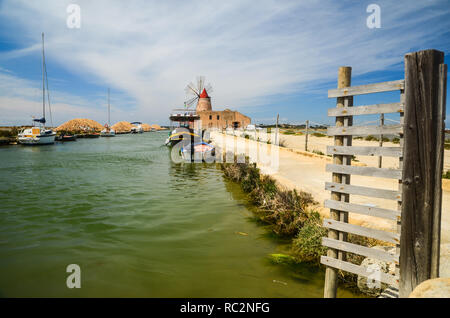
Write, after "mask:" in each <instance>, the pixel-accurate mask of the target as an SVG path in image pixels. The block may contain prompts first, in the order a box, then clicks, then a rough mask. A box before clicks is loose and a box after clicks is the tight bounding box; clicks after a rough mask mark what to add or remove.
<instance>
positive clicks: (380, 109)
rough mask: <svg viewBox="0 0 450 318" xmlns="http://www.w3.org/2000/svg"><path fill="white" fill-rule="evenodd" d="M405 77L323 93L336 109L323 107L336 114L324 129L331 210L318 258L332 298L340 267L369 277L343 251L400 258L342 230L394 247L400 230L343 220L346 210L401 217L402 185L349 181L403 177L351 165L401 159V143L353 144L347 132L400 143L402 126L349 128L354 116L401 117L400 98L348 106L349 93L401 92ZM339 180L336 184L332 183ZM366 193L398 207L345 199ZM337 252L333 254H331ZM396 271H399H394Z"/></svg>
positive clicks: (389, 278) (394, 278) (385, 278)
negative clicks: (361, 159) (362, 159)
mask: <svg viewBox="0 0 450 318" xmlns="http://www.w3.org/2000/svg"><path fill="white" fill-rule="evenodd" d="M344 69H346V70H340V72H339V74H340V75H342V74H344V75H345V76H348V77H349V78H340V79H338V82H350V76H351V75H350V74H351V69H350V68H348V67H347V68H344ZM404 85H405V84H404V81H403V80H399V81H393V82H384V83H377V84H370V85H363V86H353V87H343V88H338V89H333V90H329V91H328V97H330V98H333V97H336V98H338V101H337V107H336V108H332V109H329V110H328V116H333V117H336V126H335V127H329V128H328V135H331V136H335V146H328V147H327V153H328V154H329V155H332V156H333V161H334V162H333V164H329V165H327V166H326V171H327V172H332V174H333V176H332V179H333V182H327V183H326V184H325V189H326V190H329V191H331V196H332V197H331V200H326V201H325V203H324V205H325V207H326V208H329V209H330V211H331V216H330V218H329V219H325V220H324V222H323V225H324V226H325V227H326V228H328V229H329V236H328V237H327V238H323V241H322V244H323V245H324V246H326V247H328V248H329V252H328V254H327V256H322V258H321V263H322V264H324V265H326V266H327V267H328V268H327V275H326V280H325V297H335V296H336V284H337V283H336V273H335V272H336V270H344V271H347V272H351V273H354V274H357V275H362V276H366V277H371V276H373V269H368V268H366V267H364V266H362V265H355V264H352V263H350V262H347V261H346V257H345V256H346V255H345V253H354V254H358V255H362V256H365V257H372V258H376V259H380V260H384V261H388V262H394V263H396V264H398V262H399V255H400V254H399V251H398V248H397V249H396V250H397V251H396V253H395V254H392V253H389V252H385V251H381V250H378V249H374V248H369V247H365V246H361V245H357V244H353V243H349V242H346V240H345V238H346V236H347V233H351V234H355V235H360V236H365V237H369V238H373V239H377V240H381V241H385V242H388V243H391V244H394V245H396V246H397V247H399V244H400V233H399V231H397V232H395V233H394V232H388V231H382V230H377V229H373V228H368V227H363V226H359V225H353V224H349V223H348V214H349V213H355V214H362V215H369V216H375V217H378V218H383V219H388V220H393V221H398V220H399V218H400V215H401V209H400V207H401V189H399V190H398V191H393V190H388V189H379V188H370V187H362V186H356V185H350V176H351V175H360V176H370V177H380V178H391V179H397V180H401V179H402V170H401V169H386V168H376V167H353V166H351V165H350V164H351V159H352V156H354V155H363V156H375V155H376V156H389V157H398V158H400V161H401V158H402V147H401V146H400V147H354V146H352V136H353V135H358V136H366V135H375V134H377V135H383V134H384V135H386V134H399V136H400V145H402V136H403V125H402V124H400V125H385V126H352V123H353V116H358V115H374V114H386V113H400V116H401V117H403V112H404V103H403V102H402V100H401V99H402V97H400V101H399V102H397V103H389V104H375V105H366V106H357V107H353V99H352V97H353V95H361V94H370V93H379V92H387V91H393V90H400V91H401V92H403V89H404ZM336 180H338V181H339V180H341V182H336ZM351 194H354V195H359V196H367V197H374V198H381V199H387V200H395V201H397V202H399V203H398V209H397V210H390V209H384V208H378V207H370V206H367V205H361V204H354V203H350V202H349V201H350V195H351ZM336 256H337V257H336ZM397 273H398V271H397ZM378 277H379V279H380V282H383V283H387V284H389V285H393V286H396V287H398V285H399V276H398V274H396V275H391V274H386V273H383V272H379V273H378Z"/></svg>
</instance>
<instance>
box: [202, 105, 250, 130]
mask: <svg viewBox="0 0 450 318" xmlns="http://www.w3.org/2000/svg"><path fill="white" fill-rule="evenodd" d="M197 114H198V115H200V120H201V121H202V127H203V128H219V129H222V128H223V129H225V128H227V127H235V128H244V127H246V126H247V125H248V124H250V123H251V119H250V117H247V116H245V115H243V114H241V113H240V112H237V111H231V110H229V109H226V110H223V111H201V112H198V113H197Z"/></svg>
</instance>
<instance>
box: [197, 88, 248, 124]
mask: <svg viewBox="0 0 450 318" xmlns="http://www.w3.org/2000/svg"><path fill="white" fill-rule="evenodd" d="M196 113H197V115H199V116H200V120H201V124H202V128H218V129H226V128H228V127H230V128H245V127H246V126H247V125H248V124H250V123H251V119H250V117H247V116H245V115H243V114H241V113H240V112H237V111H233V110H229V109H225V110H222V111H214V110H212V106H211V97H209V96H208V93H207V92H206V89H203V92H202V93H201V94H200V98H199V100H198V103H197V108H196Z"/></svg>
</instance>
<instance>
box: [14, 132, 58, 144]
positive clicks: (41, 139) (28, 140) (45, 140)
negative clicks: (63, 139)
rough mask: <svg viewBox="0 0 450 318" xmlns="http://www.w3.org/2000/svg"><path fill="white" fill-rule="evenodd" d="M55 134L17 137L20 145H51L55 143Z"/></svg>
mask: <svg viewBox="0 0 450 318" xmlns="http://www.w3.org/2000/svg"><path fill="white" fill-rule="evenodd" d="M55 136H56V135H55V134H52V135H46V136H34V137H19V143H20V144H22V145H51V144H53V143H55Z"/></svg>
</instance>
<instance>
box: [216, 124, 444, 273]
mask: <svg viewBox="0 0 450 318" xmlns="http://www.w3.org/2000/svg"><path fill="white" fill-rule="evenodd" d="M211 138H212V140H213V142H214V143H215V144H216V145H217V146H218V147H219V148H222V149H226V150H227V151H229V150H231V149H233V148H235V149H237V153H245V154H246V155H248V156H249V157H250V158H251V159H253V160H254V161H256V162H258V166H259V167H260V168H261V171H262V172H263V173H266V174H269V175H271V176H273V177H274V178H275V179H276V180H277V181H278V182H279V183H280V184H281V185H282V186H285V187H287V188H289V189H293V188H295V189H298V190H303V191H306V192H309V193H311V194H312V195H313V197H314V198H315V200H316V201H318V202H319V205H318V206H317V210H318V211H319V212H320V213H321V214H322V215H323V216H324V217H328V216H329V209H326V208H324V207H323V202H324V200H327V199H329V198H330V192H329V191H327V190H325V182H330V181H331V173H329V172H326V171H325V166H326V164H327V163H330V162H331V158H329V157H326V156H317V155H312V156H311V155H310V154H305V153H304V151H303V150H304V136H292V135H280V140H284V142H285V145H286V146H287V147H288V148H284V147H277V146H271V145H267V144H263V143H260V142H255V141H253V140H248V139H244V138H241V137H233V136H227V135H223V134H220V133H212V134H211ZM263 140H265V139H263ZM308 143H309V147H308V148H309V150H311V151H312V150H313V149H316V150H319V151H322V152H323V153H326V146H327V145H332V143H333V139H332V138H327V137H311V136H310V138H309V142H308ZM353 145H354V146H367V145H371V146H377V145H378V142H368V141H361V140H354V142H353ZM383 146H386V147H395V146H398V145H395V144H392V143H390V142H386V143H384V144H383ZM262 154H266V156H261V155H262ZM268 154H270V155H268ZM357 160H358V161H359V162H355V163H352V165H353V164H355V165H368V166H377V165H378V157H357ZM449 160H450V156H449V152H448V151H446V153H445V167H446V168H444V169H448V168H450V161H449ZM383 167H385V168H398V158H383ZM351 184H352V185H360V186H366V187H373V188H381V189H389V190H397V188H398V182H397V181H396V180H392V179H384V178H374V177H363V176H352V177H351ZM448 188H449V187H447V188H444V191H443V200H442V201H443V202H442V221H441V222H442V223H441V276H442V277H450V262H449V260H450V191H447V189H448ZM350 202H351V203H358V204H367V205H370V206H376V207H380V208H386V209H393V210H396V209H397V203H396V202H395V201H393V200H383V199H376V198H368V197H364V196H357V195H351V196H350ZM349 222H350V223H353V224H358V225H362V226H367V227H372V228H379V229H384V230H389V231H393V232H394V231H395V230H396V225H395V222H394V221H389V220H384V219H380V218H376V217H370V216H365V215H358V214H355V213H350V217H349Z"/></svg>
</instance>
